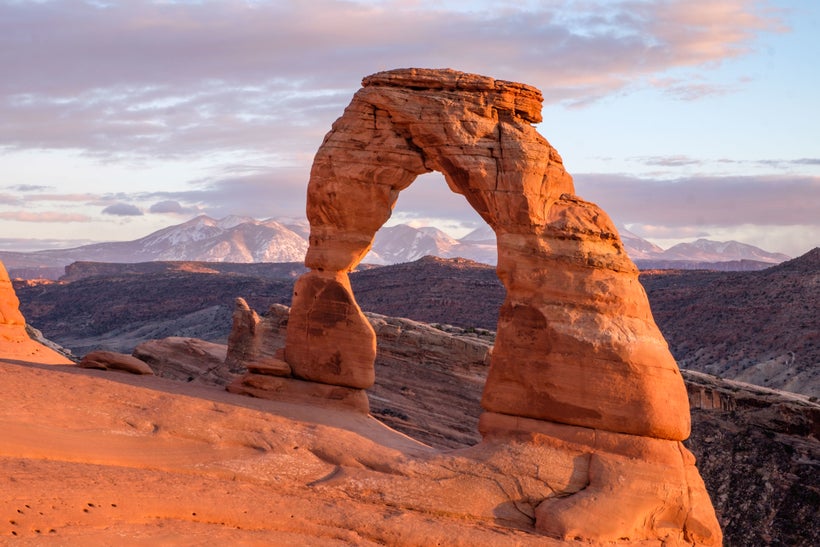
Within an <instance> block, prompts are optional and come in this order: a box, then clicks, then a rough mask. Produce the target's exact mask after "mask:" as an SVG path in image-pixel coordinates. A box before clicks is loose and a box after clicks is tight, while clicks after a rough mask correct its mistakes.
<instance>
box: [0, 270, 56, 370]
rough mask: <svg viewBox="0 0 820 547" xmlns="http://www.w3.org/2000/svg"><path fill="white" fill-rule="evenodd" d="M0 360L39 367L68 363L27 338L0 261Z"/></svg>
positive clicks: (18, 305) (16, 301)
mask: <svg viewBox="0 0 820 547" xmlns="http://www.w3.org/2000/svg"><path fill="white" fill-rule="evenodd" d="M0 359H10V360H17V359H23V360H26V361H30V362H34V363H42V364H56V365H66V364H72V362H71V360H69V359H67V358H66V357H64V356H63V355H61V354H59V353H57V352H56V351H54V350H52V349H51V348H48V347H46V346H44V345H43V344H40V343H39V342H36V341H34V340H32V339H31V337H30V336H29V334H28V332H27V331H26V320H25V318H24V317H23V314H22V313H21V312H20V301H19V300H18V299H17V294H15V292H14V287H13V286H12V285H11V279H9V274H8V272H7V271H6V267H5V266H4V265H3V263H2V262H0Z"/></svg>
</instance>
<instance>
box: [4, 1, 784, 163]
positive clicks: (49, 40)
mask: <svg viewBox="0 0 820 547" xmlns="http://www.w3.org/2000/svg"><path fill="white" fill-rule="evenodd" d="M453 6H455V7H453ZM779 30H782V29H781V23H780V21H779V19H778V18H777V15H776V14H773V13H770V12H769V13H767V12H761V11H759V10H758V9H757V2H753V1H751V0H721V1H716V0H694V1H693V0H686V1H684V0H677V1H670V2H633V1H623V2H603V1H597V2H596V1H589V2H580V3H579V2H564V3H554V2H550V3H543V4H542V3H534V4H531V5H522V6H521V7H516V6H515V5H514V4H504V5H503V7H502V6H500V5H498V4H495V3H486V4H475V3H471V4H470V5H465V8H463V9H462V8H460V7H459V4H452V3H451V4H447V3H445V4H441V5H438V4H437V5H435V6H433V7H430V6H429V5H425V4H424V3H418V2H403V1H398V0H388V1H384V2H380V3H377V4H374V3H371V2H363V1H360V2H356V1H332V0H317V1H315V2H298V1H296V0H291V1H279V2H255V3H249V2H244V3H239V2H203V3H199V2H161V3H160V2H157V3H149V2H128V3H109V4H105V5H104V6H103V5H101V4H98V3H91V2H88V3H78V2H71V1H60V0H55V1H52V2H47V3H39V2H13V3H2V4H0V69H2V73H3V74H4V78H3V79H2V81H0V142H4V143H5V145H6V146H9V147H18V148H28V147H37V148H75V149H81V150H85V151H86V152H89V153H95V154H114V155H116V154H126V155H133V154H141V155H147V156H152V157H162V156H173V155H182V154H192V153H197V154H201V153H206V152H213V151H228V150H231V151H235V150H237V149H245V150H252V151H255V152H256V153H264V154H271V155H276V156H278V157H280V158H282V159H283V161H285V162H287V161H290V162H293V161H294V158H295V157H296V156H297V155H299V154H301V153H304V151H305V150H310V151H312V150H315V148H316V146H317V145H318V144H319V142H321V138H322V135H323V134H324V132H325V131H326V128H327V127H328V126H329V125H330V122H332V120H333V119H334V118H335V117H336V116H337V115H338V113H339V112H340V111H341V109H342V108H343V107H344V105H345V104H346V103H347V102H348V100H349V97H350V95H351V94H352V92H353V91H355V90H356V89H357V88H358V86H359V81H360V78H361V77H362V76H364V75H367V74H370V73H373V72H377V71H380V70H385V69H389V68H395V67H401V66H430V67H445V66H450V67H453V68H457V69H460V70H465V71H468V72H478V73H488V74H492V75H494V76H496V77H499V78H505V79H510V80H517V81H526V82H528V83H531V84H533V85H536V86H538V87H541V88H542V89H543V90H544V92H545V98H546V100H547V102H565V103H571V104H575V105H583V104H588V103H590V102H594V101H596V100H598V99H600V98H601V97H603V96H605V95H607V94H610V93H612V92H613V91H617V90H623V89H627V88H635V87H640V86H661V87H668V88H669V89H673V90H674V89H679V88H682V86H684V84H682V83H681V82H682V81H683V79H682V78H681V77H680V76H678V75H676V76H675V78H670V77H666V76H664V75H665V74H666V73H667V72H669V71H672V70H679V69H693V71H694V70H698V71H702V70H703V69H708V68H709V66H714V65H715V64H718V63H720V62H722V61H725V60H727V59H731V58H734V57H737V56H740V55H744V54H745V53H747V52H748V51H749V50H750V49H751V48H752V47H753V46H752V44H753V43H754V40H755V39H756V37H757V36H758V35H759V34H760V33H761V32H767V31H779ZM650 80H652V81H650ZM695 84H696V85H699V86H701V89H700V91H698V93H700V94H702V93H707V92H709V90H708V89H706V87H708V85H707V84H705V83H703V82H695ZM695 84H693V85H695Z"/></svg>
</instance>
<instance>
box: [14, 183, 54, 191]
mask: <svg viewBox="0 0 820 547" xmlns="http://www.w3.org/2000/svg"><path fill="white" fill-rule="evenodd" d="M9 188H10V189H11V190H17V191H18V192H40V191H42V190H48V189H49V188H50V187H49V186H41V185H38V184H16V185H14V186H9Z"/></svg>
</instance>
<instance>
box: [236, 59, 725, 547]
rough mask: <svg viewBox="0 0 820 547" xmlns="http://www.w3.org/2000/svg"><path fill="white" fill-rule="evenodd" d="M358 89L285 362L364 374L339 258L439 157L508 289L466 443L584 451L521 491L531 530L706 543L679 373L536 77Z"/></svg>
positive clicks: (374, 80) (319, 184)
mask: <svg viewBox="0 0 820 547" xmlns="http://www.w3.org/2000/svg"><path fill="white" fill-rule="evenodd" d="M362 86H363V87H362V89H361V90H359V91H358V92H357V93H356V95H355V96H354V97H353V99H352V101H351V103H350V105H349V106H348V107H347V108H346V109H345V112H344V114H343V115H342V116H341V117H340V118H339V119H338V120H336V122H335V123H334V124H333V128H332V129H331V131H330V132H329V133H328V134H327V135H326V136H325V139H324V141H323V143H322V145H321V147H320V148H319V150H318V152H317V153H316V157H315V158H314V163H313V167H312V169H311V176H310V182H309V184H308V192H307V194H308V195H307V216H308V220H309V221H310V226H311V231H310V247H309V248H308V252H307V256H306V258H305V265H306V266H307V267H308V268H310V271H309V272H307V273H305V274H303V275H302V276H301V277H300V278H299V279H298V280H297V282H296V285H295V287H294V292H293V303H292V309H291V314H290V318H289V322H288V329H287V335H286V342H285V350H284V355H283V357H284V360H285V361H286V362H287V364H288V365H289V366H290V367H291V370H292V374H293V376H294V377H295V378H297V379H301V380H306V381H310V382H315V383H317V384H321V385H335V386H340V387H343V388H345V389H357V388H358V389H366V388H368V387H370V386H371V385H372V384H373V382H374V378H375V375H374V362H375V359H376V351H375V350H376V334H375V332H374V331H373V328H372V327H371V325H370V323H369V322H368V321H367V319H366V317H365V316H364V315H363V313H362V311H361V309H360V308H359V306H358V304H357V303H356V300H355V298H354V296H353V292H352V289H351V286H350V281H349V279H348V272H350V271H351V270H353V268H355V266H356V265H357V264H358V263H359V262H360V261H361V260H362V258H363V257H364V256H365V255H366V254H367V252H368V251H369V249H370V247H371V245H372V243H373V238H374V235H375V233H376V231H377V230H378V229H379V228H380V227H381V226H382V225H383V224H384V223H385V222H386V221H387V220H388V219H389V217H390V214H391V211H392V209H393V207H394V205H395V203H396V200H397V198H398V195H399V193H400V192H401V191H402V190H404V189H405V188H407V187H408V186H409V185H410V184H411V183H412V182H413V180H414V179H415V178H416V177H417V176H418V175H420V174H423V173H427V172H430V171H433V170H436V171H439V172H441V173H443V175H444V177H445V179H446V181H447V184H448V186H449V187H450V189H451V190H453V191H454V192H456V193H459V194H462V195H464V196H465V198H466V199H467V201H468V202H469V203H470V204H471V205H472V207H473V208H474V209H475V210H476V211H477V212H478V213H479V215H481V217H482V218H483V219H484V220H485V221H486V222H487V223H488V224H489V225H490V226H491V227H492V228H493V230H494V231H495V232H496V235H497V241H498V268H497V272H498V275H499V278H500V279H501V281H502V283H503V284H504V286H505V288H506V299H505V301H504V304H503V306H502V308H501V311H500V315H499V321H498V332H497V338H496V344H495V349H494V352H493V356H492V360H491V366H490V371H489V375H488V378H487V381H486V384H485V388H484V394H483V397H482V406H483V408H484V409H485V411H486V413H485V415H484V416H483V417H482V434H483V436H484V443H483V445H482V446H485V445H496V444H497V445H504V444H506V443H510V442H512V439H518V438H521V436H524V437H526V438H528V439H530V441H531V442H534V443H538V444H539V446H542V447H545V448H544V450H546V451H547V452H550V453H554V454H556V456H555V457H557V458H558V459H560V457H559V456H557V454H559V453H561V451H562V450H563V451H564V453H563V456H562V457H567V458H569V460H568V461H571V460H572V459H573V458H576V459H577V458H580V459H582V460H585V461H587V465H585V466H581V467H582V468H583V469H581V470H580V474H581V476H582V477H583V479H581V483H583V486H581V484H580V483H572V481H570V482H571V483H572V485H574V486H571V485H569V484H570V483H568V486H567V487H566V488H565V489H564V490H562V495H560V496H556V495H555V494H553V495H549V496H543V497H542V498H541V500H540V501H538V502H537V503H536V502H535V498H533V499H531V500H530V503H531V509H532V510H533V513H532V514H531V516H532V517H534V519H535V527H536V528H537V529H538V530H539V531H541V532H543V533H545V534H546V535H550V536H553V537H559V538H563V539H572V538H576V537H578V538H584V539H590V540H594V541H607V540H610V541H614V540H619V539H624V538H626V539H630V540H643V539H661V538H667V539H669V538H673V537H674V538H678V539H681V538H685V539H686V540H687V541H690V542H697V543H704V544H717V543H720V540H721V533H720V529H719V527H718V524H717V520H716V518H715V515H714V511H713V510H712V508H711V503H710V501H709V497H708V495H707V493H706V490H705V488H704V485H703V482H702V481H701V480H700V476H699V475H698V473H697V470H696V469H695V467H694V458H693V457H692V456H691V454H689V452H688V451H687V450H686V449H685V448H684V447H683V445H681V443H680V441H682V440H683V439H685V438H686V437H688V436H689V432H690V418H689V406H688V400H687V396H686V390H685V388H684V384H683V380H682V378H681V374H680V372H679V370H678V368H677V365H676V363H675V361H674V359H673V358H672V355H671V353H670V352H669V349H668V347H667V344H666V342H665V340H664V339H663V336H662V335H661V333H660V331H659V330H658V328H657V326H656V325H655V323H654V321H653V319H652V314H651V312H650V309H649V303H648V301H647V298H646V294H645V293H644V291H643V288H642V287H641V285H640V283H639V282H638V270H637V268H636V267H635V266H634V264H633V263H632V262H631V261H630V260H629V258H628V257H627V255H626V252H625V250H624V247H623V245H622V243H621V241H620V239H619V237H618V234H617V231H616V229H615V227H614V225H613V224H612V222H611V220H610V219H609V218H608V217H607V215H606V214H605V213H604V212H603V211H602V210H601V209H600V208H598V207H597V206H596V205H594V204H592V203H589V202H586V201H583V200H582V199H580V198H578V197H577V196H575V195H574V187H573V183H572V178H571V177H570V175H569V174H568V173H567V172H566V171H565V169H564V167H563V164H562V160H561V157H560V156H559V155H558V153H557V152H556V151H555V150H554V149H553V148H552V147H551V146H550V144H549V143H548V142H547V141H546V139H544V138H543V137H542V136H541V135H540V134H538V132H537V131H536V130H535V128H534V127H533V126H532V123H533V122H538V121H540V120H541V114H540V104H541V94H540V92H539V91H538V90H537V89H535V88H532V87H530V86H527V85H524V84H518V83H513V82H505V81H500V80H494V79H492V78H489V77H486V76H477V75H472V74H464V73H461V72H457V71H453V70H427V69H400V70H393V71H388V72H383V73H378V74H374V75H372V76H369V77H367V78H365V79H364V80H363V82H362ZM250 379H251V378H249V379H248V380H246V381H245V383H247V381H250ZM562 465H563V464H558V468H560V467H562ZM556 469H557V468H556ZM538 495H539V494H534V496H535V497H536V498H537V497H538ZM564 496H566V497H564ZM559 498H563V499H559Z"/></svg>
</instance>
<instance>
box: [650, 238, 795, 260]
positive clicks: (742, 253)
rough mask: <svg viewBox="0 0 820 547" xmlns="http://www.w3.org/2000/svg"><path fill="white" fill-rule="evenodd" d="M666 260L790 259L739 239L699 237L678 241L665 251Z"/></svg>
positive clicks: (663, 254) (664, 257)
mask: <svg viewBox="0 0 820 547" xmlns="http://www.w3.org/2000/svg"><path fill="white" fill-rule="evenodd" d="M660 258H663V259H665V260H699V261H702V262H724V261H727V260H757V261H759V262H769V263H772V264H779V263H780V262H783V261H784V260H789V258H791V257H789V256H786V255H784V254H782V253H770V252H767V251H764V250H763V249H760V248H758V247H755V246H754V245H747V244H746V243H739V242H737V241H710V240H708V239H698V240H697V241H693V242H692V243H678V244H677V245H675V246H673V247H670V248H669V249H666V250H665V251H663V253H662V256H661V257H660Z"/></svg>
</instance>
